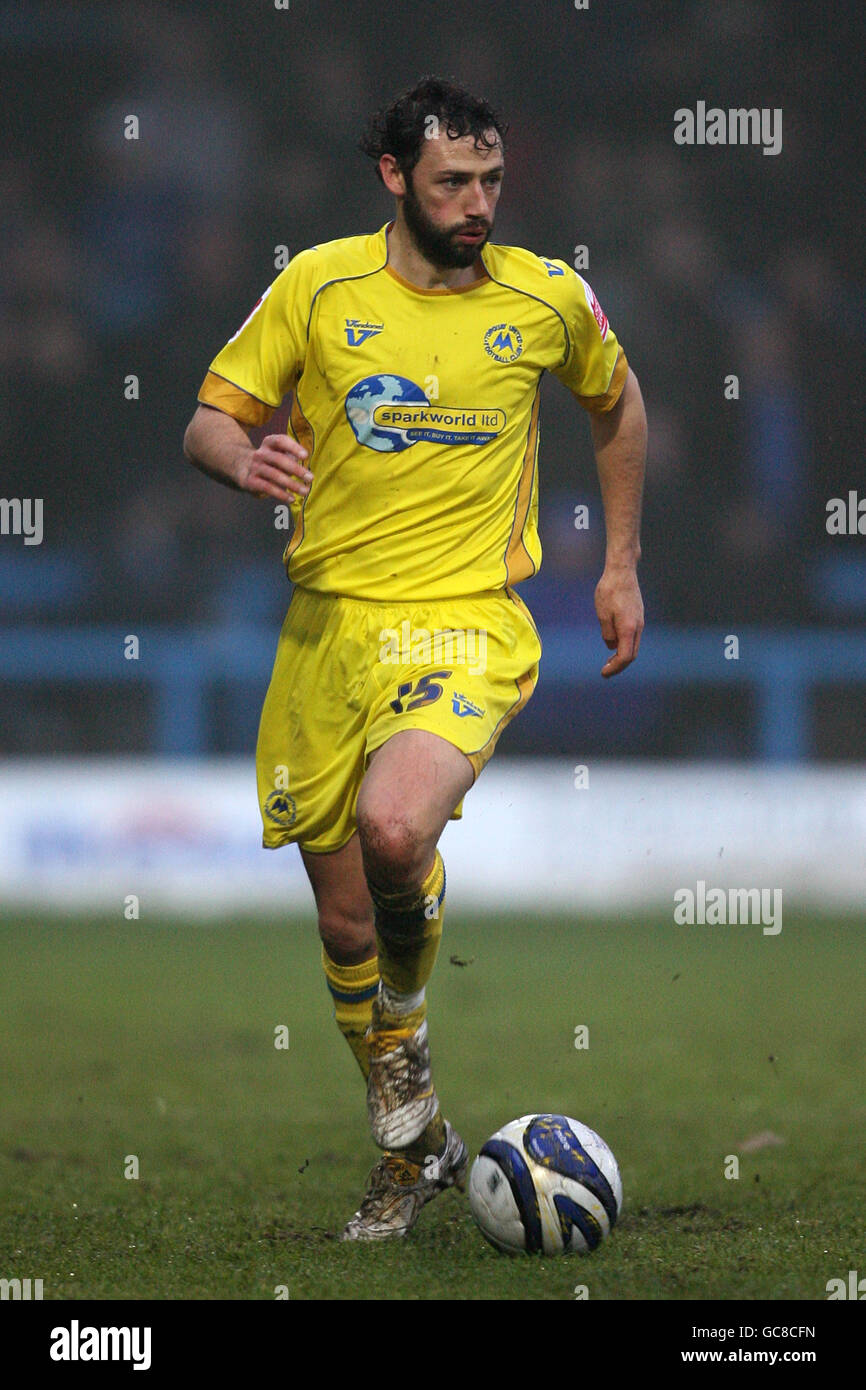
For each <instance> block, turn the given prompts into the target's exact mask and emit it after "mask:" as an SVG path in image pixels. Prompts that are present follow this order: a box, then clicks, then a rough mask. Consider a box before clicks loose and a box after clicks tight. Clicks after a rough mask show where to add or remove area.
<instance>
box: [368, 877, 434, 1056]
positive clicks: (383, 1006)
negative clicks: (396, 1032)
mask: <svg viewBox="0 0 866 1390" xmlns="http://www.w3.org/2000/svg"><path fill="white" fill-rule="evenodd" d="M368 886H369V889H370V896H371V897H372V899H373V907H374V910H375V924H376V943H377V946H378V951H379V956H378V960H379V975H380V977H381V980H382V985H383V990H382V997H381V998H380V1001H379V1005H380V1008H378V1009H377V1013H380V1018H379V1019H377V1022H381V1023H382V1024H384V1026H385V1027H388V1028H395V1027H397V1028H401V1029H402V1028H406V1029H410V1030H411V1031H414V1030H415V1029H416V1028H417V1027H418V1026H419V1024H420V1023H421V1022H422V1020H423V1019H424V1018H425V1016H426V1013H427V1002H426V999H425V997H424V987H425V985H426V984H427V981H428V980H429V979H430V976H431V975H432V973H433V966H434V965H435V964H436V956H437V955H438V953H439V943H440V941H441V940H442V918H443V915H444V911H445V865H444V864H443V862H442V856H441V854H440V853H439V851H438V850H437V851H436V858H435V859H434V861H433V867H432V869H431V870H430V872H429V874H428V875H427V877H426V878H425V880H424V882H423V883H422V884H421V886H420V888H417V889H412V890H411V891H410V892H408V893H383V892H381V891H380V890H379V889H378V888H376V887H375V885H374V884H369V885H368Z"/></svg>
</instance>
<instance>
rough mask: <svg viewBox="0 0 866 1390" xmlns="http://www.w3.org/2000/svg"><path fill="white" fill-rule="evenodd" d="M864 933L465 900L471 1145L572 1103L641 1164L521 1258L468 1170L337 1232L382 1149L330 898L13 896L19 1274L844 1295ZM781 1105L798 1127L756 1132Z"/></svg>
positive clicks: (9, 976) (7, 1117) (69, 1291)
mask: <svg viewBox="0 0 866 1390" xmlns="http://www.w3.org/2000/svg"><path fill="white" fill-rule="evenodd" d="M454 897H455V898H456V894H455V895H454ZM862 930H863V927H862V922H857V921H855V920H853V919H851V920H847V921H846V920H838V919H831V918H826V917H825V918H820V917H818V918H814V917H806V916H800V917H798V918H794V917H793V916H792V917H791V918H790V920H789V919H788V917H786V919H785V922H784V926H783V930H782V932H781V933H780V935H779V936H777V937H765V936H763V934H762V932H761V928H760V927H759V926H739V927H730V926H728V927H709V926H698V927H677V926H674V925H673V924H672V923H671V921H670V919H668V920H667V921H663V920H661V919H657V920H655V919H654V920H646V919H640V918H638V919H637V920H635V921H634V922H626V921H623V920H621V919H616V920H609V921H605V920H596V919H580V918H575V919H572V920H569V919H568V918H566V917H562V916H543V915H542V916H537V917H534V916H533V915H532V914H529V913H527V914H525V915H523V916H521V917H519V918H515V917H510V918H508V919H506V920H503V919H499V918H496V917H484V918H481V917H477V918H470V917H466V916H465V915H464V914H462V913H461V912H460V910H459V908H458V907H457V906H451V905H449V911H448V915H447V917H446V922H445V939H444V943H443V949H442V951H441V953H440V957H439V962H438V965H437V968H436V973H435V975H434V977H433V982H432V985H431V988H430V1001H431V1041H432V1049H433V1061H434V1069H435V1075H436V1079H437V1086H438V1090H439V1093H440V1096H441V1098H442V1101H443V1108H444V1110H445V1113H446V1114H447V1115H448V1116H449V1117H450V1118H452V1119H453V1121H454V1123H455V1124H456V1125H457V1127H458V1128H459V1129H460V1131H461V1133H462V1134H463V1135H464V1137H465V1138H466V1140H467V1142H468V1144H469V1145H470V1147H471V1149H472V1151H473V1153H475V1152H477V1150H478V1147H479V1146H480V1144H481V1143H482V1142H483V1141H484V1139H485V1138H486V1137H487V1136H488V1135H489V1134H490V1133H491V1132H492V1131H493V1130H494V1129H496V1128H498V1126H499V1125H501V1124H503V1123H504V1122H505V1121H506V1120H509V1119H512V1118H514V1117H515V1116H516V1115H520V1114H523V1113H525V1112H528V1111H533V1110H554V1111H562V1112H565V1113H567V1114H571V1115H574V1116H575V1117H576V1118H578V1119H580V1120H583V1121H585V1122H586V1123H588V1124H590V1125H592V1126H593V1128H595V1129H597V1130H598V1131H599V1132H600V1133H601V1134H602V1135H603V1137H604V1138H605V1139H606V1140H607V1142H608V1143H609V1144H610V1146H611V1148H612V1149H613V1151H614V1153H615V1154H616V1155H617V1158H618V1160H619V1163H620V1168H621V1170H622V1176H623V1184H624V1190H625V1204H624V1209H623V1213H622V1217H621V1219H620V1223H619V1225H618V1226H617V1228H616V1230H615V1231H614V1233H613V1235H612V1237H611V1238H610V1239H609V1240H608V1241H607V1242H606V1243H605V1244H604V1245H603V1246H602V1247H601V1248H600V1249H599V1250H598V1251H597V1252H596V1253H595V1254H594V1255H592V1256H589V1257H587V1258H579V1257H571V1258H568V1259H563V1258H559V1259H546V1258H542V1259H539V1258H537V1257H536V1258H532V1259H530V1258H527V1257H520V1258H516V1259H514V1258H509V1257H507V1256H503V1255H499V1254H498V1253H497V1252H496V1251H494V1250H493V1249H492V1248H491V1247H489V1246H488V1245H487V1244H486V1243H485V1242H484V1241H483V1239H482V1238H481V1235H480V1234H479V1232H478V1231H477V1229H476V1227H475V1225H474V1223H473V1221H472V1217H471V1215H470V1212H469V1208H468V1204H467V1201H466V1198H465V1197H461V1196H459V1195H457V1194H456V1193H453V1192H449V1193H446V1194H445V1195H443V1196H442V1197H440V1198H437V1199H436V1201H435V1202H433V1203H432V1204H431V1205H430V1206H428V1207H427V1208H426V1209H425V1211H424V1212H423V1213H422V1216H421V1220H420V1222H419V1224H418V1226H417V1227H416V1229H415V1231H414V1232H413V1233H412V1234H411V1235H410V1237H409V1238H408V1239H407V1240H405V1241H397V1242H392V1243H389V1244H386V1245H362V1246H357V1245H344V1244H341V1243H340V1242H339V1241H338V1240H337V1239H336V1238H335V1233H336V1232H338V1231H339V1229H340V1228H341V1226H342V1224H343V1222H344V1221H345V1220H346V1219H347V1218H348V1216H349V1215H350V1214H351V1213H352V1211H353V1210H354V1209H355V1206H356V1205H357V1202H358V1199H359V1197H360V1195H361V1192H362V1190H363V1185H364V1180H365V1177H366V1174H367V1171H368V1169H369V1167H370V1165H371V1164H372V1162H373V1161H374V1159H375V1157H376V1151H375V1150H374V1149H373V1147H372V1144H371V1142H370V1140H369V1137H368V1135H367V1132H366V1120H365V1113H364V1095H363V1088H362V1084H361V1079H360V1075H359V1074H358V1073H357V1071H356V1070H355V1066H354V1062H353V1060H352V1058H351V1056H350V1054H349V1051H348V1049H347V1048H346V1046H345V1044H344V1043H343V1040H342V1039H341V1038H340V1036H339V1034H338V1033H337V1031H336V1027H335V1025H334V1022H333V1019H332V1016H331V1006H330V1001H329V998H328V995H327V993H326V990H325V986H324V981H323V977H322V975H321V970H320V966H319V954H318V945H317V942H316V938H315V934H314V927H313V923H312V921H311V920H310V919H309V918H306V919H304V920H299V921H297V922H292V923H291V924H290V925H286V926H277V925H275V924H274V923H272V922H255V921H247V922H234V923H231V924H217V923H214V924H211V925H208V926H201V925H190V924H185V923H184V922H182V921H179V920H177V921H175V920H172V921H167V920H156V921H148V920H141V921H138V922H126V921H123V920H122V919H121V920H116V921H113V922H109V921H105V920H81V919H77V918H72V917H70V918H68V919H65V918H58V919H50V920H47V921H46V920H45V919H43V920H36V919H33V918H20V919H12V918H11V917H8V916H7V917H6V918H4V919H3V920H2V923H0V950H2V984H0V1017H2V1030H3V1034H4V1049H3V1050H4V1053H5V1060H4V1064H3V1068H2V1076H0V1086H2V1097H0V1113H2V1117H3V1119H2V1143H0V1192H2V1200H0V1250H2V1252H3V1255H2V1261H3V1268H2V1269H0V1275H2V1276H4V1277H7V1278H10V1277H20V1278H27V1277H29V1278H34V1279H35V1278H42V1279H43V1281H44V1296H45V1298H46V1299H49V1298H50V1299H70V1298H73V1299H74V1298H83V1299H105V1298H122V1299H137V1298H142V1299H145V1298H146V1299H217V1298H224V1299H226V1298H227V1299H273V1298H274V1297H275V1291H276V1290H277V1289H279V1288H284V1289H286V1290H287V1291H288V1295H289V1297H290V1298H292V1299H315V1298H329V1299H353V1300H357V1299H365V1298H375V1299H380V1298H384V1299H392V1298H401V1299H453V1298H459V1299H467V1298H468V1299H503V1300H505V1299H559V1300H561V1299H572V1298H574V1296H575V1287H576V1286H578V1285H585V1286H586V1289H587V1293H588V1296H589V1298H590V1299H614V1300H632V1299H706V1298H721V1299H735V1300H740V1299H744V1300H750V1299H758V1298H771V1299H776V1298H794V1299H819V1300H823V1299H825V1298H826V1284H827V1281H828V1280H829V1279H831V1278H835V1277H842V1278H843V1279H844V1278H846V1277H847V1273H848V1271H849V1270H850V1269H860V1270H861V1271H862V1269H863V1259H864V1253H863V1246H862V1243H861V1241H860V1237H859V1232H860V1231H861V1230H862V1223H861V1203H862V1188H861V1175H862V1155H863V1153H864V1150H866V1096H864V1090H863V1083H862V1078H863V1073H864V1060H866V1013H864V1010H863V1008H862V989H861V983H860V982H862V978H863V945H862ZM451 957H457V958H458V959H459V960H460V961H461V962H465V963H464V964H455V963H452V960H451ZM280 1025H285V1026H286V1027H287V1028H288V1030H289V1046H288V1048H287V1049H278V1048H277V1047H275V1045H274V1040H275V1029H277V1028H278V1027H279V1026H280ZM579 1025H585V1026H586V1028H587V1029H588V1042H589V1046H588V1047H586V1048H577V1047H575V1037H576V1035H575V1029H576V1028H577V1027H578V1026H579ZM578 1036H579V1035H578ZM767 1133H770V1134H772V1135H773V1136H776V1138H777V1139H778V1140H781V1141H782V1142H780V1143H777V1142H772V1143H770V1144H766V1142H765V1146H764V1147H758V1148H757V1149H755V1150H754V1151H751V1152H750V1151H748V1146H747V1150H746V1151H742V1150H741V1148H740V1146H741V1145H742V1144H743V1142H744V1141H748V1140H750V1139H752V1138H754V1136H756V1135H762V1134H764V1135H766V1134H767ZM731 1155H734V1156H736V1157H737V1158H738V1161H739V1177H738V1178H736V1179H734V1178H731V1177H726V1176H725V1172H726V1167H727V1169H728V1171H731V1170H732V1167H733V1165H732V1164H731V1163H730V1156H731ZM130 1156H134V1157H135V1158H137V1160H138V1174H139V1176H138V1177H137V1178H127V1177H125V1176H124V1170H125V1168H126V1169H127V1170H129V1171H132V1170H133V1165H132V1164H130V1162H129V1157H130Z"/></svg>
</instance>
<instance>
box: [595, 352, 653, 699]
mask: <svg viewBox="0 0 866 1390" xmlns="http://www.w3.org/2000/svg"><path fill="white" fill-rule="evenodd" d="M590 428H591V430H592V443H593V448H594V449H595V460H596V466H597V468H598V479H599V483H600V485H601V497H602V504H603V507H604V523H605V529H606V532H607V547H606V552H605V563H604V573H603V574H602V576H601V579H600V580H599V582H598V586H597V587H596V591H595V611H596V613H597V614H598V620H599V623H600V624H601V635H602V637H603V638H604V641H605V643H606V644H607V646H608V648H609V649H610V650H611V651H613V652H614V655H613V656H611V657H610V658H609V659H608V660H607V661H606V662H605V664H604V666H603V667H602V671H601V674H602V675H603V676H605V677H609V676H615V675H617V674H618V673H619V672H620V671H624V670H625V668H626V667H627V666H630V665H631V663H632V662H633V661H634V659H635V657H636V656H637V654H638V648H639V647H640V639H641V633H642V632H643V626H644V612H643V599H642V598H641V592H640V585H639V584H638V579H637V563H638V560H639V559H640V517H641V500H642V497H643V483H644V465H645V460H646V440H647V423H646V411H645V410H644V403H643V397H642V395H641V390H640V386H639V385H638V379H637V377H636V376H635V374H634V372H633V371H632V370H631V368H629V370H628V376H627V377H626V381H625V385H624V386H623V388H622V391H621V392H620V395H619V399H618V400H617V402H616V405H614V406H613V407H612V408H611V409H610V410H608V411H604V412H603V413H602V412H599V413H593V414H592V415H591V416H590Z"/></svg>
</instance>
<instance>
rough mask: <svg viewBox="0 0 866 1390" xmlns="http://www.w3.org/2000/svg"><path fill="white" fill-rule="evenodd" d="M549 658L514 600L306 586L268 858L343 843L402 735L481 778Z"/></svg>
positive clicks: (278, 718) (276, 686) (292, 623)
mask: <svg viewBox="0 0 866 1390" xmlns="http://www.w3.org/2000/svg"><path fill="white" fill-rule="evenodd" d="M540 656H541V642H540V640H539V636H538V632H537V631H536V628H535V624H534V622H533V621H532V618H531V616H530V614H529V610H528V609H527V607H526V605H525V604H524V603H523V601H522V599H520V598H519V597H518V596H517V594H516V593H515V592H514V591H513V590H509V589H495V590H489V591H487V592H485V593H482V594H473V595H471V596H469V597H467V598H460V599H450V600H437V601H436V602H431V603H411V602H402V603H382V602H368V601H366V600H362V599H354V598H344V597H341V596H337V595H327V594H319V593H315V592H313V591H312V590H309V589H301V588H296V589H295V590H294V592H293V594H292V599H291V603H290V604H289V610H288V613H287V614H286V619H285V622H284V623H283V627H282V631H281V632H280V640H279V644H278V646H277V654H276V658H275V661H274V669H273V674H272V676H271V683H270V686H269V687H268V693H267V695H266V697H265V703H264V707H263V709H262V717H261V723H260V726H259V739H258V748H257V751H256V773H257V778H258V790H259V804H260V807H261V812H262V822H263V824H264V835H263V844H264V845H265V848H267V849H276V848H277V847H278V846H280V845H285V844H289V843H291V842H292V841H298V843H299V844H300V845H301V846H302V848H303V849H305V850H310V851H312V852H314V853H320V854H326V853H329V852H330V851H332V850H336V849H339V848H340V846H341V845H344V844H345V843H346V841H347V840H348V839H350V837H351V836H352V834H353V833H354V830H355V806H356V803H357V799H358V792H359V790H360V786H361V781H362V778H363V776H364V772H365V769H366V766H367V760H368V759H369V757H370V754H371V753H373V752H374V751H375V750H376V749H377V748H379V747H381V745H382V744H383V743H385V742H386V741H387V740H388V739H389V738H391V736H392V735H393V734H396V733H399V732H400V730H401V729H426V730H427V731H428V732H429V733H432V734H438V735H439V736H440V738H444V739H447V740H448V742H449V743H452V744H454V746H455V747H456V748H459V749H460V750H461V752H463V753H465V754H466V756H467V757H468V759H469V761H470V762H471V764H472V767H473V769H474V771H475V776H476V777H477V776H478V774H479V772H480V771H481V769H482V768H483V767H484V764H485V763H486V762H487V760H488V758H489V757H490V756H491V754H492V752H493V750H494V748H495V746H496V742H497V739H498V738H499V735H500V734H501V733H502V730H503V729H504V728H505V726H506V724H508V723H509V721H510V720H511V719H513V718H514V716H515V715H516V714H517V713H518V712H519V711H520V710H521V709H522V708H523V706H524V705H525V704H526V703H527V701H528V700H529V698H530V696H531V695H532V692H533V690H534V689H535V683H536V680H537V679H538V662H539V658H540ZM461 807H462V803H461V805H460V806H458V807H457V808H456V810H455V812H454V815H453V817H452V819H455V820H456V819H459V816H460V814H461Z"/></svg>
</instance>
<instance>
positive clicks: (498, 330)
mask: <svg viewBox="0 0 866 1390" xmlns="http://www.w3.org/2000/svg"><path fill="white" fill-rule="evenodd" d="M484 351H485V352H486V353H487V355H488V357H492V358H494V359H495V361H497V362H516V361H517V359H518V357H519V356H520V354H521V353H522V352H523V335H522V333H521V332H520V329H519V328H515V326H514V324H513V323H494V325H493V327H492V328H488V330H487V332H486V333H485V334H484Z"/></svg>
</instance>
